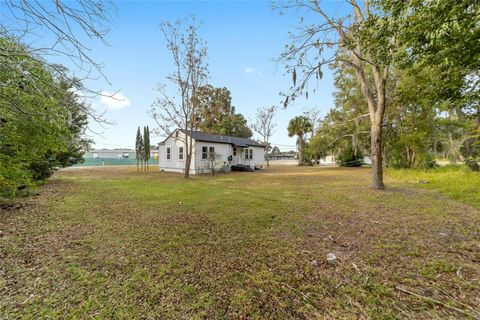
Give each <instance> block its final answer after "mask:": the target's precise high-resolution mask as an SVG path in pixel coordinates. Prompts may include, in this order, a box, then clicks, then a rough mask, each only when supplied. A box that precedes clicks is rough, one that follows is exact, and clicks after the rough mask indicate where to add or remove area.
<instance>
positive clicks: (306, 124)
mask: <svg viewBox="0 0 480 320" xmlns="http://www.w3.org/2000/svg"><path fill="white" fill-rule="evenodd" d="M311 130H312V124H311V123H310V121H309V120H308V118H307V117H305V116H298V117H295V118H293V119H291V120H290V122H289V123H288V136H289V137H293V136H297V148H298V165H303V164H304V161H303V152H304V144H305V141H304V135H305V133H307V132H311Z"/></svg>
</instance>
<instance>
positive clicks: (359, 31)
mask: <svg viewBox="0 0 480 320" xmlns="http://www.w3.org/2000/svg"><path fill="white" fill-rule="evenodd" d="M277 8H278V9H280V10H292V11H293V10H295V12H296V13H297V14H301V15H305V16H308V17H312V15H313V17H314V18H313V19H311V18H309V19H304V17H303V16H302V17H301V19H300V23H299V24H298V25H297V26H296V29H295V32H291V33H290V40H291V42H290V43H289V44H287V45H286V46H285V50H284V51H283V52H282V53H281V55H280V57H279V59H278V60H279V61H280V62H283V63H284V64H285V66H286V70H287V72H288V73H290V74H291V75H292V82H293V87H292V88H291V90H290V92H289V93H287V94H286V98H285V101H284V105H285V106H286V105H288V104H289V103H290V102H292V101H294V100H295V99H296V98H297V97H298V96H300V95H305V97H307V98H308V93H309V83H310V81H311V80H314V79H315V78H316V79H317V80H318V79H321V78H322V77H323V72H322V68H324V67H325V66H326V65H330V64H332V63H342V64H345V66H346V67H348V68H350V69H351V70H352V71H353V72H354V75H355V79H356V81H357V82H358V85H359V86H360V87H361V93H362V96H363V98H364V100H365V102H366V104H367V107H368V114H369V117H370V155H371V158H372V187H373V188H375V189H384V183H383V152H382V138H383V132H382V129H383V122H384V115H385V110H386V102H387V93H386V85H387V82H388V79H389V77H390V65H391V62H392V59H393V53H394V52H395V48H396V43H395V41H392V39H394V38H395V35H396V33H397V32H398V28H397V24H396V21H395V20H394V19H391V16H390V15H386V14H384V13H383V12H382V11H380V10H378V4H377V2H370V1H366V2H364V5H363V6H362V5H360V4H359V3H358V1H356V0H352V1H348V9H349V10H348V11H349V12H346V11H345V12H346V13H345V16H341V17H338V16H334V15H332V14H330V12H327V11H326V10H325V7H324V6H323V4H322V3H321V2H320V1H318V0H315V1H309V0H296V1H292V2H280V3H279V4H278V5H277ZM342 11H344V10H342ZM312 21H313V22H312ZM313 91H314V90H313Z"/></svg>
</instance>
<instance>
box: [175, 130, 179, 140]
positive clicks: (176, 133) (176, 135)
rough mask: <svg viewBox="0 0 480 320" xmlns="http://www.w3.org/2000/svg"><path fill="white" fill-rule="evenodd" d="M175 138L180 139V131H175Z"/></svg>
mask: <svg viewBox="0 0 480 320" xmlns="http://www.w3.org/2000/svg"><path fill="white" fill-rule="evenodd" d="M175 138H178V130H177V131H175Z"/></svg>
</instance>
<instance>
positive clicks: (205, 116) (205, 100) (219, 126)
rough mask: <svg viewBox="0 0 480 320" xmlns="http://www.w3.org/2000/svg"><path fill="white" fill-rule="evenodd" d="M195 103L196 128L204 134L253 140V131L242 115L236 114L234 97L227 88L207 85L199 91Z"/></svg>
mask: <svg viewBox="0 0 480 320" xmlns="http://www.w3.org/2000/svg"><path fill="white" fill-rule="evenodd" d="M194 101H195V102H196V103H197V105H198V107H197V109H196V115H195V118H196V122H197V123H196V127H197V129H198V130H200V131H202V132H208V133H216V134H223V135H229V136H234V137H242V138H251V137H252V130H250V128H249V127H248V125H247V120H246V119H245V118H244V117H243V115H242V114H240V113H236V112H235V107H234V106H232V97H231V94H230V91H229V90H228V89H227V88H214V87H213V86H211V85H205V86H202V87H200V88H199V89H198V91H197V93H196V96H195V97H194Z"/></svg>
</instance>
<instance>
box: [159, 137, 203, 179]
mask: <svg viewBox="0 0 480 320" xmlns="http://www.w3.org/2000/svg"><path fill="white" fill-rule="evenodd" d="M178 137H179V139H176V138H175V133H173V134H172V136H171V137H169V138H168V139H167V140H166V141H165V144H163V145H160V146H159V148H158V167H159V169H160V170H163V171H169V172H180V173H183V172H184V169H185V159H186V157H187V150H186V148H185V143H184V142H183V141H182V140H180V139H183V138H184V137H185V135H184V134H183V132H181V131H178ZM179 147H183V160H180V159H179V157H178V154H179V152H178V150H179ZM167 148H170V159H167ZM192 164H193V159H192ZM190 173H194V172H193V171H192V170H191V169H190Z"/></svg>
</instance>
